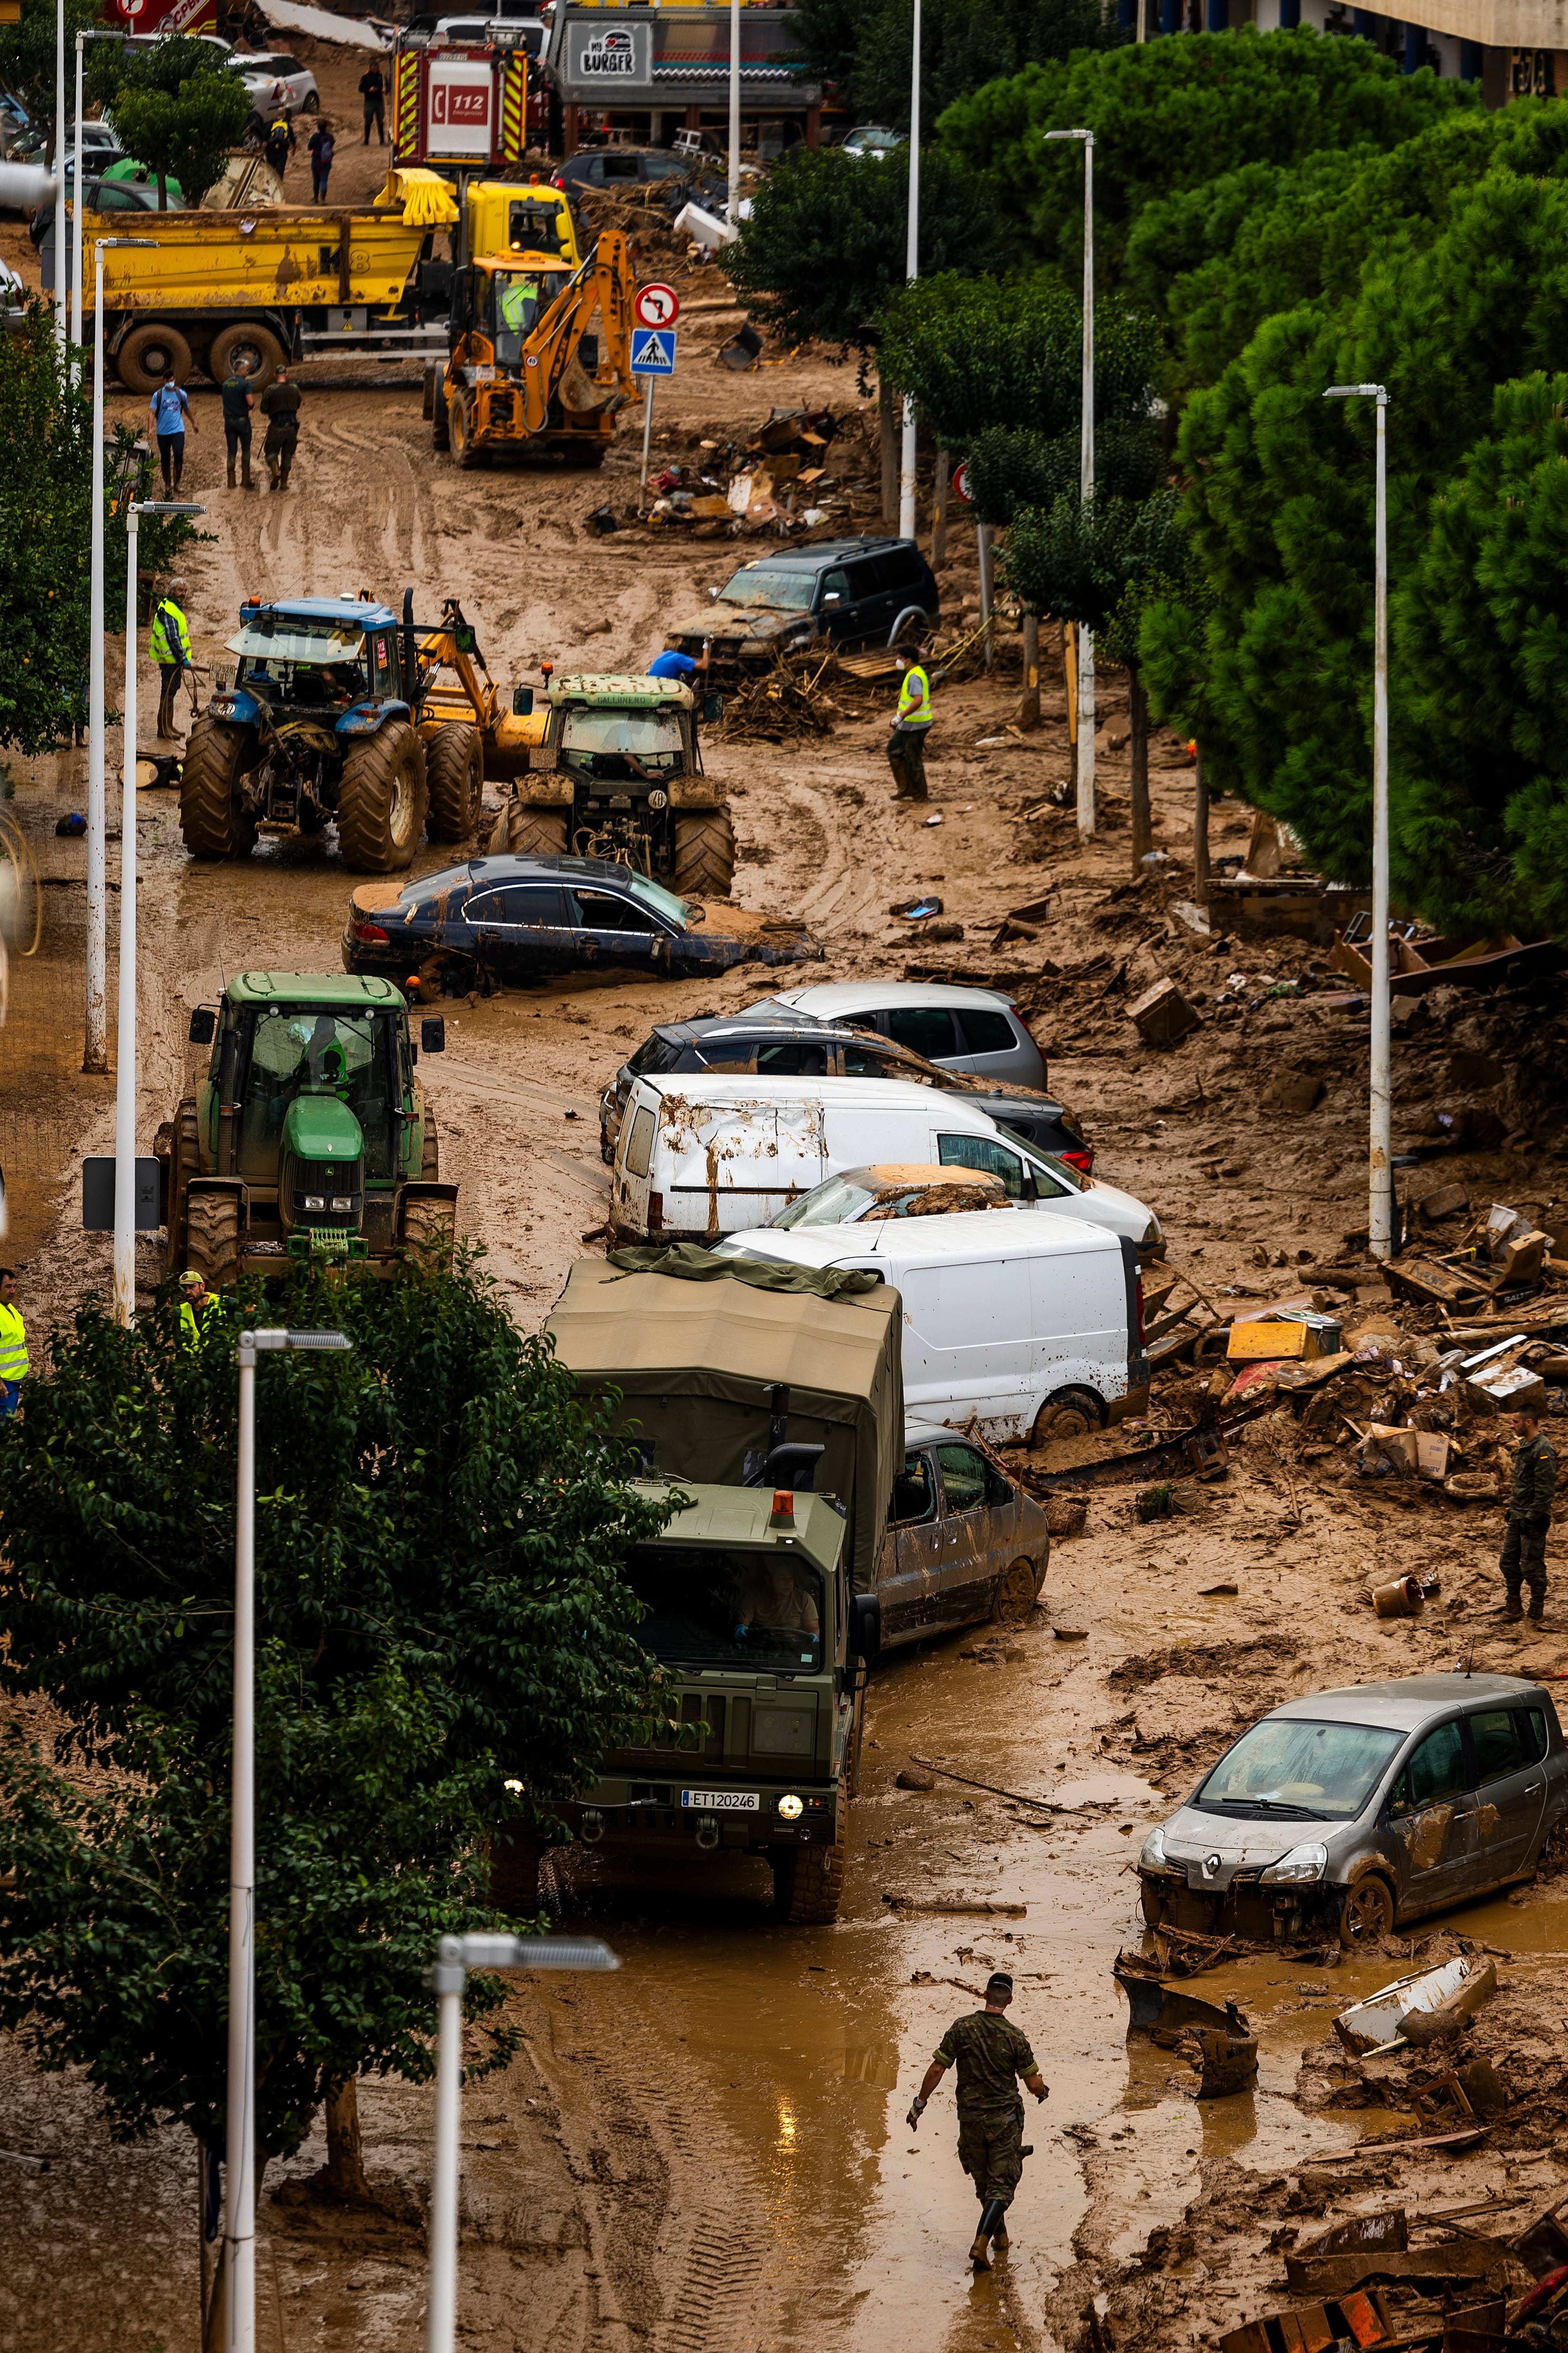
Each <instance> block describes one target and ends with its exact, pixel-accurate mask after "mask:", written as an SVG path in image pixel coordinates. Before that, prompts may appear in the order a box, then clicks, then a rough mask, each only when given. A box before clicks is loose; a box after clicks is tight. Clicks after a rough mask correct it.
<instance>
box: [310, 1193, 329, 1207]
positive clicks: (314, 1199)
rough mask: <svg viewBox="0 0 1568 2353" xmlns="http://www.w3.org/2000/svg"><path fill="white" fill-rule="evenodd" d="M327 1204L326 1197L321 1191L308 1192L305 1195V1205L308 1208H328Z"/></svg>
mask: <svg viewBox="0 0 1568 2353" xmlns="http://www.w3.org/2000/svg"><path fill="white" fill-rule="evenodd" d="M326 1206H327V1204H326V1201H325V1199H324V1198H323V1197H322V1195H321V1194H320V1193H307V1194H306V1196H305V1207H306V1208H307V1209H324V1208H326Z"/></svg>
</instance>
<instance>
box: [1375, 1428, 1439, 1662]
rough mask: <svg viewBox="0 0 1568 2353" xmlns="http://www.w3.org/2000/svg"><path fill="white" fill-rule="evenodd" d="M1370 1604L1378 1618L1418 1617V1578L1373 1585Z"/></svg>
mask: <svg viewBox="0 0 1568 2353" xmlns="http://www.w3.org/2000/svg"><path fill="white" fill-rule="evenodd" d="M1399 1434H1400V1435H1403V1433H1402V1432H1401V1433H1399ZM1372 1606H1373V1609H1374V1610H1375V1611H1376V1612H1377V1615H1378V1616H1379V1617H1380V1618H1419V1617H1420V1615H1421V1612H1422V1611H1423V1609H1425V1608H1426V1595H1425V1594H1424V1593H1423V1592H1422V1590H1421V1580H1420V1578H1419V1577H1391V1578H1390V1580H1389V1582H1388V1583H1387V1584H1386V1585H1379V1586H1376V1587H1374V1588H1373V1596H1372Z"/></svg>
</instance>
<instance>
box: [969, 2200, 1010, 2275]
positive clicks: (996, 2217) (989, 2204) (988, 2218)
mask: <svg viewBox="0 0 1568 2353" xmlns="http://www.w3.org/2000/svg"><path fill="white" fill-rule="evenodd" d="M1006 2220H1007V2209H1006V2206H1005V2203H1004V2201H1003V2200H1001V2199H1000V2198H988V2199H987V2200H985V2203H984V2206H983V2207H982V2208H981V2210H980V2228H979V2229H978V2231H976V2232H975V2233H974V2244H973V2246H972V2247H971V2248H970V2250H969V2260H970V2262H971V2263H973V2265H974V2268H975V2270H976V2271H977V2272H988V2271H989V2270H990V2268H991V2258H990V2256H989V2255H988V2254H987V2253H986V2252H985V2242H986V2241H987V2240H988V2239H994V2238H996V2237H997V2236H998V2235H1000V2237H1001V2240H1002V2242H1003V2243H1004V2244H1005V2242H1006V2237H1007V2232H1006V2229H1005V2223H1006Z"/></svg>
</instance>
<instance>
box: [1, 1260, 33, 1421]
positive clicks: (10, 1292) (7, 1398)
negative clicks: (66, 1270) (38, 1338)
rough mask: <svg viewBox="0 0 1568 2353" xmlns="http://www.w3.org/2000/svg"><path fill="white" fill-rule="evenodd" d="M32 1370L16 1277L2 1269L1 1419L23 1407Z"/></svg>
mask: <svg viewBox="0 0 1568 2353" xmlns="http://www.w3.org/2000/svg"><path fill="white" fill-rule="evenodd" d="M28 1370H29V1367H28V1364H27V1327H26V1324H24V1323H23V1321H22V1311H21V1309H20V1308H19V1307H18V1306H17V1304H16V1274H15V1272H14V1271H13V1270H12V1269H11V1268H10V1267H8V1266H0V1420H4V1419H5V1417H6V1416H7V1415H8V1414H13V1413H15V1412H16V1408H17V1407H18V1406H19V1405H20V1404H21V1402H22V1383H23V1382H24V1381H25V1380H26V1377H27V1373H28Z"/></svg>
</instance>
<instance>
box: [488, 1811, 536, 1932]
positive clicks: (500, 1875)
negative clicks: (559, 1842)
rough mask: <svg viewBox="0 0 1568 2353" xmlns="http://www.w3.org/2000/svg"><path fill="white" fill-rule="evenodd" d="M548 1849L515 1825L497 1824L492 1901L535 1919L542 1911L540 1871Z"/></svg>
mask: <svg viewBox="0 0 1568 2353" xmlns="http://www.w3.org/2000/svg"><path fill="white" fill-rule="evenodd" d="M547 1852H548V1849H547V1848H546V1846H545V1843H544V1841H543V1840H542V1839H539V1838H528V1837H526V1836H524V1834H523V1833H522V1832H521V1831H520V1830H519V1829H518V1828H517V1827H516V1826H515V1824H508V1825H506V1826H505V1827H504V1828H503V1827H502V1826H500V1825H499V1824H498V1825H497V1827H496V1829H495V1830H494V1831H492V1832H491V1835H490V1843H489V1866H490V1902H491V1904H492V1905H494V1906H495V1908H496V1910H497V1911H498V1912H510V1914H511V1915H512V1917H513V1918H514V1919H522V1920H531V1919H532V1918H533V1917H534V1915H535V1914H536V1913H537V1912H538V1910H539V1873H540V1867H541V1865H542V1862H543V1861H544V1858H545V1855H546V1853H547Z"/></svg>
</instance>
